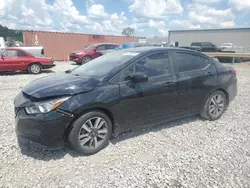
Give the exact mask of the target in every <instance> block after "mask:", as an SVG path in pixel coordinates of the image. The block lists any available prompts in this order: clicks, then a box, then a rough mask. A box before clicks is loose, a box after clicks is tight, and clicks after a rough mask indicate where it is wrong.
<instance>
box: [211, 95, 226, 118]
mask: <svg viewBox="0 0 250 188" xmlns="http://www.w3.org/2000/svg"><path fill="white" fill-rule="evenodd" d="M224 108H225V100H224V98H223V96H221V95H220V94H216V95H214V96H213V97H212V98H211V100H210V103H209V113H210V115H211V116H213V117H219V116H221V114H222V113H223V112H224Z"/></svg>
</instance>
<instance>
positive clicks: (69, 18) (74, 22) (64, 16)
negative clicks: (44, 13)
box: [48, 0, 89, 32]
mask: <svg viewBox="0 0 250 188" xmlns="http://www.w3.org/2000/svg"><path fill="white" fill-rule="evenodd" d="M48 9H49V10H50V13H51V14H54V15H56V17H57V19H58V21H59V23H60V26H61V27H62V28H63V29H64V30H65V31H69V29H71V30H72V31H74V32H79V31H81V30H83V26H84V25H83V24H87V23H89V21H88V20H87V17H86V16H84V15H80V13H79V11H78V10H77V8H76V7H75V6H74V4H73V2H72V0H55V2H54V4H53V5H52V6H48Z"/></svg>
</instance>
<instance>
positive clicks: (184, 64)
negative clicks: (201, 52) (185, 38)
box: [175, 53, 209, 72]
mask: <svg viewBox="0 0 250 188" xmlns="http://www.w3.org/2000/svg"><path fill="white" fill-rule="evenodd" d="M175 63H176V64H177V65H178V70H179V72H188V71H194V70H201V69H203V68H205V67H206V66H208V65H209V60H208V59H207V58H203V57H201V56H197V55H193V54H187V53H176V57H175Z"/></svg>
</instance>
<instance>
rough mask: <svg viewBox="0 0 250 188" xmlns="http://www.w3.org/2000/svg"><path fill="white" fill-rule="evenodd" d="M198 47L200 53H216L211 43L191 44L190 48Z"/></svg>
mask: <svg viewBox="0 0 250 188" xmlns="http://www.w3.org/2000/svg"><path fill="white" fill-rule="evenodd" d="M194 46H196V47H200V48H201V51H202V52H218V51H220V49H219V48H217V46H216V45H215V44H213V43H211V42H192V43H191V47H194Z"/></svg>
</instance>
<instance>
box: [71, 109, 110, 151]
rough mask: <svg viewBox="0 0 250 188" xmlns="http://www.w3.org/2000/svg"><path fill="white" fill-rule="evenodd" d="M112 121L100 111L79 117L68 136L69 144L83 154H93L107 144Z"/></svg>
mask: <svg viewBox="0 0 250 188" xmlns="http://www.w3.org/2000/svg"><path fill="white" fill-rule="evenodd" d="M111 132H112V123H111V121H110V119H109V117H108V116H107V115H106V114H104V113H102V112H100V111H91V112H88V113H86V114H84V115H82V116H81V117H79V118H78V119H77V120H76V121H75V122H74V123H73V126H72V129H71V131H70V133H69V136H68V141H69V144H70V146H71V147H72V148H73V149H74V150H76V151H77V152H79V153H80V154H84V155H93V154H95V153H97V152H98V151H100V150H102V149H103V148H105V147H106V146H107V145H108V144H109V139H110V137H111Z"/></svg>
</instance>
